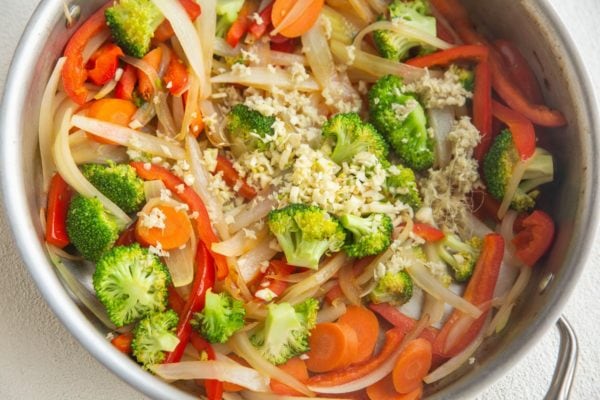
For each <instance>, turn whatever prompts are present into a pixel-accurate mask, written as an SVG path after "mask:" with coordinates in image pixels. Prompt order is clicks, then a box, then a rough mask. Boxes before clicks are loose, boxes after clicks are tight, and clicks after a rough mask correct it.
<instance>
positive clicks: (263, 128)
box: [225, 104, 275, 155]
mask: <svg viewBox="0 0 600 400" xmlns="http://www.w3.org/2000/svg"><path fill="white" fill-rule="evenodd" d="M274 123H275V117H266V116H264V115H262V114H261V113H260V112H258V111H256V110H253V109H251V108H250V107H248V106H246V105H244V104H236V105H235V106H233V108H232V109H231V111H229V114H227V118H226V123H225V130H226V131H227V133H228V134H229V139H230V140H231V150H232V151H233V152H234V153H235V154H236V155H239V154H242V153H244V152H246V151H253V150H260V151H264V150H266V149H267V148H268V143H267V142H266V141H265V140H264V139H265V138H266V137H267V136H272V135H273V124H274Z"/></svg>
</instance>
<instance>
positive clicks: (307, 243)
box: [268, 204, 346, 269]
mask: <svg viewBox="0 0 600 400" xmlns="http://www.w3.org/2000/svg"><path fill="white" fill-rule="evenodd" d="M268 223H269V229H270V230H271V232H272V233H273V235H275V237H276V238H277V241H278V242H279V245H280V246H281V248H282V249H283V252H284V253H285V257H286V260H287V263H288V264H290V265H296V266H298V267H306V268H312V269H317V268H318V267H319V260H320V259H321V256H322V255H323V254H325V253H326V252H327V251H332V252H335V251H339V250H340V249H341V248H342V245H343V244H344V240H345V239H346V233H345V232H344V229H343V228H342V226H341V225H340V223H339V222H338V221H337V220H336V219H335V218H334V217H332V216H331V215H329V214H328V213H327V212H326V211H324V210H322V209H321V208H319V207H316V206H308V205H304V204H290V205H289V206H287V207H285V208H282V209H280V210H274V211H271V212H270V213H269V217H268Z"/></svg>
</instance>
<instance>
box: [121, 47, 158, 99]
mask: <svg viewBox="0 0 600 400" xmlns="http://www.w3.org/2000/svg"><path fill="white" fill-rule="evenodd" d="M121 60H123V61H124V62H126V63H127V64H130V65H132V66H134V67H136V68H137V69H139V70H140V71H142V72H143V73H144V74H146V76H147V77H148V80H149V81H150V84H151V85H152V90H153V91H154V93H157V92H158V82H160V76H158V72H156V70H155V69H154V67H152V65H150V64H148V63H147V62H146V61H144V60H142V59H140V58H135V57H131V56H121Z"/></svg>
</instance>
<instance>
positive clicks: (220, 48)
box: [213, 37, 242, 57]
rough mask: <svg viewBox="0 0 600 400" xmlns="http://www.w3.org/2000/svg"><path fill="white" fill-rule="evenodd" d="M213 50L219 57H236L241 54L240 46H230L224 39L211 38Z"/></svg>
mask: <svg viewBox="0 0 600 400" xmlns="http://www.w3.org/2000/svg"><path fill="white" fill-rule="evenodd" d="M213 43H214V47H215V49H214V51H215V54H216V55H218V56H219V57H237V56H239V55H241V54H242V46H239V45H238V46H236V47H231V46H230V45H229V43H227V42H226V41H225V39H222V38H219V37H216V38H213Z"/></svg>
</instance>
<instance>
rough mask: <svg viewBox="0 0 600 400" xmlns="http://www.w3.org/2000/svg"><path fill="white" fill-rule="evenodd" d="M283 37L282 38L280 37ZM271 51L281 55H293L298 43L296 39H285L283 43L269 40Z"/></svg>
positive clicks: (272, 39)
mask: <svg viewBox="0 0 600 400" xmlns="http://www.w3.org/2000/svg"><path fill="white" fill-rule="evenodd" d="M282 37H284V36H282ZM270 47H271V50H273V51H280V52H282V53H290V54H291V53H294V52H295V51H296V48H297V47H298V41H297V40H296V39H289V38H286V40H284V41H280V42H278V41H275V40H274V38H271V45H270Z"/></svg>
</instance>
